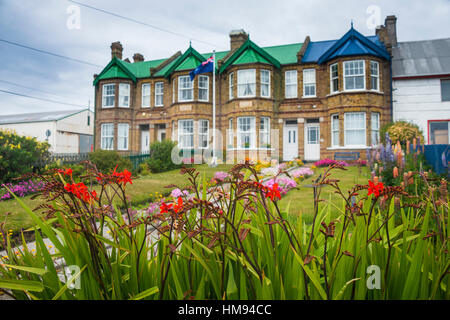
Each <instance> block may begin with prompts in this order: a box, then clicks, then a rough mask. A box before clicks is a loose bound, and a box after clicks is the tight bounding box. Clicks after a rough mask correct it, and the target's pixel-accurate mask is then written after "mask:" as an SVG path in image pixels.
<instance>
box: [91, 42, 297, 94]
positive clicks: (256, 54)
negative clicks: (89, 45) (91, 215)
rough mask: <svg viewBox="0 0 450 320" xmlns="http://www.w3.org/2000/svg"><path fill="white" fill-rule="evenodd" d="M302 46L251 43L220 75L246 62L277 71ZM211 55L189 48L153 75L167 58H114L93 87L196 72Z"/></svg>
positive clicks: (218, 55)
mask: <svg viewBox="0 0 450 320" xmlns="http://www.w3.org/2000/svg"><path fill="white" fill-rule="evenodd" d="M301 47H302V43H293V44H287V45H280V46H271V47H262V48H261V47H259V46H257V45H256V44H255V43H253V42H252V41H250V40H248V41H246V42H245V43H244V44H243V45H242V46H241V47H240V48H239V49H238V50H237V51H236V52H235V53H234V54H233V55H231V56H230V57H229V58H228V59H227V61H225V63H224V65H223V66H222V69H221V72H223V71H224V70H225V69H226V68H227V67H229V66H230V65H240V64H246V63H267V64H273V65H275V66H276V67H277V68H279V67H280V65H283V64H292V63H297V53H298V51H299V50H300V49H301ZM228 53H229V51H219V52H216V61H219V60H221V59H223V58H224V57H225V56H226V55H227V54H228ZM211 55H212V52H209V53H203V54H200V53H198V52H197V51H196V50H195V49H194V48H192V47H189V48H188V49H187V50H186V51H185V53H184V54H183V55H181V56H180V57H178V58H177V59H174V60H173V61H171V62H170V63H169V64H168V65H166V66H165V67H164V68H162V69H161V70H159V71H158V72H156V73H155V74H150V68H156V67H158V66H159V65H160V64H161V63H163V62H165V61H166V60H167V59H158V60H149V61H142V62H135V63H130V62H126V61H123V60H120V59H117V58H116V57H114V58H113V59H112V60H111V61H110V62H109V64H108V65H107V66H106V67H105V68H104V69H103V70H102V72H101V73H100V74H99V75H98V77H97V78H96V79H95V80H94V85H96V84H97V83H98V81H100V80H103V79H111V78H124V79H131V80H133V81H136V79H137V78H148V77H150V76H154V77H161V76H165V77H168V76H169V75H170V74H171V73H172V72H174V71H180V70H191V69H195V68H196V67H197V66H198V65H199V64H200V63H201V62H202V61H205V60H206V59H208V58H209V57H210V56H211ZM216 67H217V66H216Z"/></svg>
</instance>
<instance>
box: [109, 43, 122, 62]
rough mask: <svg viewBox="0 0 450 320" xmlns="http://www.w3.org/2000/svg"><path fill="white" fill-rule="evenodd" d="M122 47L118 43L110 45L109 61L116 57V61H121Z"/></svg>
mask: <svg viewBox="0 0 450 320" xmlns="http://www.w3.org/2000/svg"><path fill="white" fill-rule="evenodd" d="M122 52H123V47H122V44H121V43H120V41H116V42H113V43H111V59H112V58H114V57H117V59H120V60H122Z"/></svg>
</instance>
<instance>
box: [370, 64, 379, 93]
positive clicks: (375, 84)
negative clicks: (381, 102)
mask: <svg viewBox="0 0 450 320" xmlns="http://www.w3.org/2000/svg"><path fill="white" fill-rule="evenodd" d="M379 66H380V65H379V63H378V62H376V61H370V89H372V90H375V91H379V90H380V67H379Z"/></svg>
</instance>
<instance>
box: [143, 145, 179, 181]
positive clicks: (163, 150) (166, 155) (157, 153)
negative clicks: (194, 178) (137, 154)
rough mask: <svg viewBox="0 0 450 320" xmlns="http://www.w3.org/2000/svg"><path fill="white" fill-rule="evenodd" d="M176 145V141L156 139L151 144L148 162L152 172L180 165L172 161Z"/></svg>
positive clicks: (167, 169)
mask: <svg viewBox="0 0 450 320" xmlns="http://www.w3.org/2000/svg"><path fill="white" fill-rule="evenodd" d="M175 146H176V143H174V142H172V141H170V140H163V141H155V142H153V143H152V144H151V145H150V159H149V160H148V162H147V163H148V167H149V168H150V170H151V172H154V173H158V172H164V171H169V170H173V169H176V168H179V167H180V165H177V164H175V163H174V162H173V161H172V149H173V148H175Z"/></svg>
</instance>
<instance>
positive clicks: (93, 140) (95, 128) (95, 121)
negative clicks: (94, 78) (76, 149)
mask: <svg viewBox="0 0 450 320" xmlns="http://www.w3.org/2000/svg"><path fill="white" fill-rule="evenodd" d="M97 88H98V84H97V85H95V90H94V132H93V138H92V144H93V149H92V150H93V151H95V137H96V136H97V134H96V132H97V131H96V130H97V112H96V111H97ZM89 110H90V108H89Z"/></svg>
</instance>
